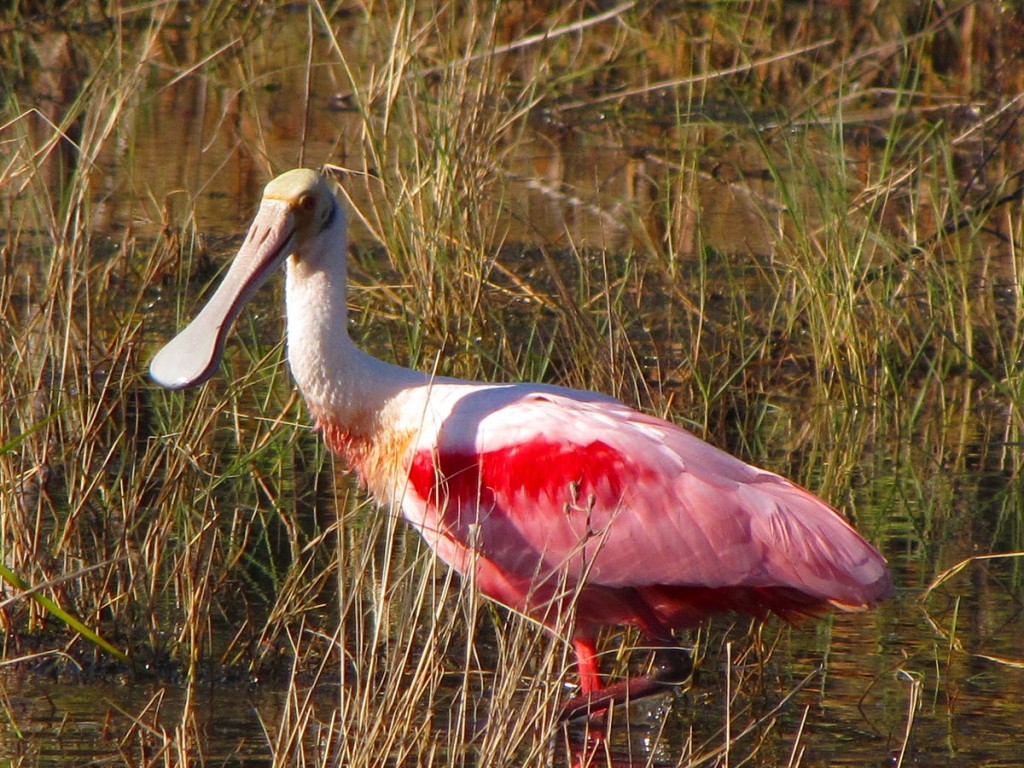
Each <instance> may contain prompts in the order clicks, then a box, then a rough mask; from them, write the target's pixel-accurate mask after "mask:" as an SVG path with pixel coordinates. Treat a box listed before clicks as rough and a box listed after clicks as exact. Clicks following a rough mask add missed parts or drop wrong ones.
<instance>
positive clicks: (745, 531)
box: [150, 169, 892, 716]
mask: <svg viewBox="0 0 1024 768" xmlns="http://www.w3.org/2000/svg"><path fill="white" fill-rule="evenodd" d="M346 248H347V246H346V215H345V211H344V209H343V208H342V206H341V205H340V204H339V202H338V200H337V198H336V196H335V194H334V191H333V189H332V187H331V183H330V182H329V181H328V180H327V179H326V178H325V177H324V176H321V175H320V174H318V173H317V172H315V171H311V170H305V169H298V170H293V171H289V172H288V173H285V174H283V175H282V176H279V177H278V178H276V179H274V180H273V181H271V182H270V183H269V184H267V186H266V189H265V191H264V195H263V202H262V203H261V205H260V208H259V211H258V213H257V214H256V219H255V221H253V223H252V226H251V227H250V229H249V233H248V235H247V236H246V239H245V242H244V243H243V244H242V246H241V249H240V250H239V252H238V255H237V256H236V258H235V260H234V262H233V263H232V265H231V267H230V269H229V270H228V272H227V274H226V275H225V277H224V279H223V282H222V283H221V285H220V286H219V288H218V289H217V291H216V292H215V293H214V295H213V297H212V298H211V299H210V301H209V303H208V304H207V305H206V306H205V307H204V308H203V309H202V310H201V311H200V312H199V314H198V315H197V316H196V317H195V319H194V320H193V321H192V322H191V323H190V324H189V325H188V327H186V328H185V330H183V331H182V332H181V333H180V334H178V336H176V337H175V338H174V339H173V340H172V341H171V342H169V343H168V344H167V345H166V346H165V347H164V348H163V349H161V350H160V352H159V353H158V354H157V356H156V357H155V358H154V359H153V361H152V364H151V366H150V374H151V376H152V377H153V379H154V380H155V381H156V382H157V383H159V384H161V385H163V386H165V387H169V388H172V389H178V388H182V387H190V386H193V385H196V384H199V383H201V382H203V381H205V380H206V379H208V378H209V377H210V376H212V375H213V373H214V370H215V368H216V366H217V365H218V362H219V360H220V357H221V355H222V352H223V349H224V340H225V337H226V335H227V333H228V331H229V330H230V327H231V325H232V322H233V321H234V319H235V317H236V316H237V314H238V312H239V310H240V309H241V307H242V305H243V304H244V303H245V302H246V301H247V300H248V299H249V298H250V297H251V296H252V295H253V293H254V292H255V291H256V290H257V288H259V286H260V285H261V284H262V283H263V282H264V281H265V280H266V279H267V278H268V277H269V276H270V274H271V273H272V272H274V270H276V269H277V268H278V267H279V266H280V265H282V264H285V263H287V270H286V273H287V291H286V314H287V329H288V330H287V333H288V360H289V363H290V365H291V369H292V373H293V374H294V377H295V379H296V381H297V382H298V385H299V388H300V389H301V390H302V393H303V395H304V397H305V400H306V403H307V405H308V407H309V410H310V412H311V414H312V416H313V417H314V418H315V419H316V423H317V425H318V426H319V428H320V429H321V431H322V432H323V436H324V439H325V440H326V441H327V443H328V444H329V445H330V446H331V448H333V449H334V450H335V451H337V452H338V453H339V454H341V456H342V457H343V458H344V460H345V461H346V462H347V463H348V464H349V465H350V466H351V468H353V469H354V470H356V472H357V473H358V475H359V478H360V479H361V481H362V482H363V483H364V484H365V485H366V487H367V488H368V489H369V491H370V492H371V493H372V494H373V495H374V496H375V497H376V498H377V499H378V500H379V501H380V502H381V503H382V504H383V505H384V506H386V507H388V508H391V509H395V510H400V511H401V513H402V514H403V515H404V516H405V518H406V519H407V520H408V521H409V522H410V523H411V524H412V525H413V526H415V528H416V529H417V530H418V531H419V532H420V534H422V536H423V538H424V539H425V540H426V542H427V544H429V545H430V546H431V547H432V548H433V549H434V551H435V552H436V553H437V555H438V557H440V558H441V559H442V560H444V561H445V562H446V563H448V564H449V565H450V566H451V567H453V568H455V569H456V570H457V571H459V572H460V573H466V572H467V571H472V572H473V575H474V578H475V582H476V584H477V585H479V589H480V591H481V592H482V593H483V594H485V595H487V596H488V597H490V598H492V599H493V600H496V601H497V602H499V603H502V604H504V605H506V606H509V607H512V608H514V609H516V610H519V611H522V612H525V613H526V614H529V615H531V616H533V617H534V618H536V619H538V620H539V621H541V622H543V623H544V624H545V625H546V626H548V627H549V628H551V629H555V628H556V627H563V626H570V627H571V628H572V629H571V633H572V636H571V641H572V643H573V646H574V650H575V651H576V656H577V666H578V671H579V681H580V691H581V696H580V697H577V699H575V700H574V701H573V702H570V703H569V704H567V705H566V709H565V710H564V713H565V714H566V715H567V716H568V715H575V714H577V713H580V712H582V711H586V709H587V706H588V703H589V705H590V706H593V707H594V709H595V710H599V711H600V710H603V709H607V708H608V707H609V706H611V705H612V704H613V703H616V702H618V701H620V700H622V699H624V698H626V697H627V696H638V695H642V694H645V693H648V692H650V691H652V690H657V689H658V688H659V687H660V686H661V682H660V680H659V678H658V676H657V675H655V676H653V677H651V678H638V679H636V680H634V681H627V682H626V683H620V684H618V685H617V686H610V687H608V688H605V687H604V686H603V684H602V680H601V677H600V672H599V668H598V667H599V665H598V658H597V652H596V646H595V643H596V640H597V635H598V631H599V629H600V628H601V627H603V626H606V625H633V626H636V627H638V628H639V629H640V630H641V631H642V632H643V634H645V635H646V636H647V637H648V638H649V639H650V640H651V641H652V642H653V643H655V644H656V645H658V646H667V647H670V646H673V645H674V642H673V639H672V630H674V629H680V628H684V627H690V626H694V625H696V624H698V623H699V622H700V621H702V620H703V619H705V618H706V617H708V616H710V615H711V614H714V613H718V612H723V611H736V612H740V613H745V614H751V615H754V616H757V617H764V616H766V615H767V614H769V613H776V614H780V615H781V616H783V617H787V618H788V617H794V616H798V615H804V614H813V613H816V612H819V611H823V610H825V609H827V608H829V607H838V608H841V609H844V610H859V609H865V608H868V607H870V606H872V605H874V604H875V603H877V602H878V601H880V600H881V599H883V598H884V597H886V596H887V595H888V594H889V593H890V591H891V589H892V585H891V582H890V580H889V575H888V572H887V569H886V563H885V560H884V559H883V558H882V556H881V555H880V554H879V553H878V552H877V551H876V550H875V549H874V548H873V547H872V546H871V545H870V544H868V543H867V542H866V541H865V540H864V539H863V538H862V537H861V536H860V535H859V534H858V533H857V532H856V531H855V530H854V529H853V528H852V527H851V526H850V525H849V524H847V522H846V520H844V519H843V517H842V516H841V515H840V514H839V513H838V512H837V511H836V510H835V509H833V508H832V507H831V506H829V505H828V504H826V503H825V502H824V501H822V500H821V499H818V498H817V497H816V496H814V495H812V494H811V493H810V492H808V491H806V490H804V489H803V488H800V487H798V486H797V485H794V484H793V483H791V482H789V481H788V480H786V479H784V478H782V477H780V476H779V475H776V474H773V473H771V472H767V471H765V470H762V469H757V468H755V467H753V466H750V465H749V464H746V463H744V462H743V461H740V460H739V459H737V458H734V457H733V456H731V455H729V454H727V453H725V452H723V451H721V450H719V449H717V448H715V447H713V446H711V445H709V444H708V443H706V442H704V441H702V440H700V439H699V438H697V437H695V436H694V435H692V434H690V433H689V432H687V431H686V430H685V429H682V428H680V427H677V426H675V425H673V424H670V423H668V422H666V421H663V420H661V419H658V418H655V417H653V416H647V415H645V414H643V413H639V412H637V411H635V410H633V409H631V408H628V407H626V406H625V405H623V404H622V403H620V402H618V401H617V400H614V399H612V398H609V397H605V396H602V395H598V394H593V393H590V392H580V391H575V390H570V389H565V388H560V387H555V386H545V385H539V384H485V383H479V382H470V381H459V380H455V379H448V378H440V377H435V376H431V375H428V374H424V373H419V372H416V371H412V370H407V369H405V368H400V367H397V366H394V365H391V364H389V363H385V362H383V361H381V360H377V359H375V358H373V357H371V356H370V355H368V354H366V353H365V352H363V351H361V350H360V349H358V348H357V347H356V346H355V345H354V344H353V343H352V341H351V340H350V339H349V335H348V329H347V306H346V295H345V294H346V271H347V264H346V261H347V255H346ZM566 616H571V618H572V621H571V622H569V623H562V622H561V619H563V618H565V617H566Z"/></svg>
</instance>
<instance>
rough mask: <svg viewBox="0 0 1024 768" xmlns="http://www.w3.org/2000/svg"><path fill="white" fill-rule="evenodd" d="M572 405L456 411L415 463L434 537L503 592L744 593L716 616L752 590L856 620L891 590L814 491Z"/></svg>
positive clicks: (486, 396) (489, 398)
mask: <svg viewBox="0 0 1024 768" xmlns="http://www.w3.org/2000/svg"><path fill="white" fill-rule="evenodd" d="M567 394H570V392H569V391H568V390H562V391H557V390H552V391H540V392H538V391H536V390H532V391H528V392H526V393H525V394H524V393H523V390H522V389H520V388H508V389H504V390H498V391H497V392H496V391H495V390H482V391H481V392H480V393H478V396H477V395H471V396H468V397H465V398H463V400H461V401H460V402H459V404H458V405H457V406H456V407H455V409H454V410H453V412H452V413H451V415H450V416H449V417H448V418H447V419H446V420H445V422H444V424H443V425H442V427H441V430H440V432H439V434H438V439H437V444H436V446H435V447H434V448H433V449H432V450H421V451H420V452H419V453H418V454H417V455H416V456H415V457H414V459H413V461H412V466H411V470H410V492H411V493H414V494H415V495H416V496H417V497H419V498H418V500H417V501H418V504H423V505H425V507H427V508H429V509H432V510H433V512H434V515H436V518H435V519H437V525H438V526H439V527H440V529H441V530H440V531H439V533H440V534H441V535H442V536H443V537H444V538H446V539H448V540H450V541H452V542H454V543H456V544H457V545H462V546H464V547H466V548H468V549H470V550H472V551H473V552H474V553H476V554H477V555H479V556H480V557H482V558H485V559H486V561H487V562H488V563H489V564H491V565H493V567H495V568H496V569H498V570H499V571H500V572H501V574H502V575H503V577H504V578H506V579H508V580H509V581H510V582H511V583H516V584H531V585H534V586H536V585H537V584H541V583H544V582H545V581H547V582H553V581H554V580H556V579H565V578H567V579H568V580H569V582H570V584H572V583H577V582H580V581H582V580H585V583H586V585H587V587H588V588H606V589H608V590H610V591H615V592H621V591H622V590H624V589H627V590H628V589H633V590H637V589H640V590H642V591H645V594H653V593H655V592H658V590H661V592H662V593H664V594H662V598H663V600H662V601H663V602H664V601H666V600H667V601H669V602H671V600H672V599H673V598H672V597H671V594H669V592H665V589H664V588H670V590H669V591H671V590H672V589H675V590H677V592H678V588H683V589H684V590H688V591H687V592H686V594H687V595H689V596H690V598H686V599H688V600H689V601H690V602H693V600H697V601H699V599H700V598H699V597H695V596H699V595H700V594H701V593H702V592H703V593H708V591H709V590H710V591H711V592H714V593H716V594H719V595H737V596H739V595H740V593H741V592H744V591H746V592H750V593H751V595H754V597H751V595H746V596H745V597H742V599H740V598H739V597H738V598H737V600H734V601H733V603H734V604H733V605H722V606H721V607H722V608H729V607H739V608H741V609H744V608H745V606H746V603H748V602H750V601H751V600H753V601H755V602H754V608H756V599H757V598H756V594H757V593H758V592H762V593H764V594H773V593H776V592H777V593H780V594H790V593H792V594H794V595H797V594H798V595H799V599H797V600H796V601H794V607H796V606H800V605H802V604H806V605H807V606H811V607H813V606H814V605H816V604H819V603H821V604H824V603H832V604H835V605H839V606H842V607H847V608H857V607H865V606H868V605H871V604H873V603H875V602H877V601H879V600H880V599H882V598H883V597H885V596H886V595H887V594H888V593H889V591H890V590H891V584H890V582H889V577H888V573H887V570H886V566H885V560H884V559H883V558H882V557H881V556H880V555H879V554H878V552H877V551H875V549H874V548H873V547H872V546H871V545H869V544H868V543H867V542H866V541H865V540H864V539H863V538H862V537H861V536H860V535H859V534H858V533H857V532H856V531H854V530H853V528H852V527H850V525H849V524H847V522H846V521H845V520H844V519H843V518H842V517H841V516H840V515H839V513H838V512H836V511H835V510H834V509H833V508H832V507H830V506H829V505H827V504H826V503H825V502H823V501H821V500H820V499H818V498H817V497H815V496H814V495H812V494H811V493H809V492H807V491H805V490H804V489H802V488H800V487H798V486H796V485H794V484H793V483H790V482H789V481H788V480H785V479H784V478H782V477H780V476H778V475H775V474H772V473H770V472H766V471H764V470H760V469H757V468H755V467H752V466H750V465H748V464H745V463H744V462H742V461H740V460H739V459H736V458H735V457H733V456H730V455H729V454H727V453H725V452H723V451H720V450H718V449H717V448H715V447H713V446H711V445H709V444H708V443H705V442H704V441H702V440H700V439H698V438H697V437H695V436H693V435H692V434H690V433H689V432H687V431H686V430H684V429H682V428H680V427H677V426H674V425H672V424H669V423H667V422H665V421H662V420H660V419H656V418H653V417H650V416H645V415H643V414H641V413H638V412H636V411H633V410H631V409H629V408H627V407H626V406H624V405H622V404H620V403H617V402H615V401H606V400H599V399H594V400H591V401H583V400H578V399H575V398H574V397H569V396H566V395H567ZM571 394H573V395H575V393H571ZM579 394H580V395H581V396H583V393H579ZM474 397H477V398H478V399H477V400H476V401H475V402H474ZM496 398H499V401H498V403H496V402H495V399H496ZM434 515H431V517H433V516H434ZM429 538H430V537H429V536H428V539H429ZM495 591H500V590H495ZM680 594H681V593H680ZM492 596H496V597H497V598H498V599H501V600H502V601H503V602H513V601H512V600H510V599H508V598H509V596H508V595H507V594H500V595H492ZM680 599H683V598H680ZM768 607H772V608H774V607H775V606H768ZM690 608H692V606H690ZM670 610H671V609H666V611H670ZM713 610H714V609H713V608H712V609H703V610H699V611H697V612H698V613H701V614H704V615H706V614H707V613H710V612H713ZM751 610H753V609H751ZM690 613H694V610H690ZM675 623H676V624H681V623H682V621H676V622H675Z"/></svg>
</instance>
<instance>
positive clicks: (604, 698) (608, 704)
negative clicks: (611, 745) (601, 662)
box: [558, 648, 693, 724]
mask: <svg viewBox="0 0 1024 768" xmlns="http://www.w3.org/2000/svg"><path fill="white" fill-rule="evenodd" d="M692 674H693V660H692V659H691V658H690V654H689V652H688V651H686V650H684V649H682V648H659V649H658V650H656V651H655V652H654V670H653V672H652V673H651V674H650V675H643V676H639V677H630V678H627V679H626V680H623V681H622V682H620V683H615V684H614V685H609V686H608V687H607V688H602V689H601V690H599V691H593V692H591V693H587V694H582V695H580V696H574V697H573V698H571V699H569V701H567V702H565V704H563V705H562V712H561V714H560V715H559V717H558V720H559V722H563V723H565V722H568V721H570V720H575V719H576V718H578V717H583V716H587V717H589V718H590V719H591V721H592V722H595V723H598V724H599V723H600V722H601V721H602V720H603V719H604V716H605V715H606V714H607V713H608V710H609V709H611V708H612V707H614V706H616V705H618V704H628V703H630V702H634V701H637V700H639V699H643V698H646V697H648V696H653V695H655V694H658V693H664V692H665V691H669V690H672V689H673V688H675V687H677V686H680V685H682V684H683V683H685V682H686V681H687V680H689V679H690V676H691V675H692Z"/></svg>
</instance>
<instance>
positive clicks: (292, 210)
mask: <svg viewBox="0 0 1024 768" xmlns="http://www.w3.org/2000/svg"><path fill="white" fill-rule="evenodd" d="M345 226H346V221H345V213H344V210H343V209H342V207H341V205H340V204H339V203H338V199H337V197H336V196H335V194H334V190H333V189H332V187H331V182H330V181H329V180H328V179H327V178H326V177H325V176H324V175H322V174H320V173H317V172H316V171H311V170H309V169H306V168H297V169H295V170H293V171H288V172H287V173H284V174H281V175H280V176H278V177H277V178H276V179H274V180H273V181H271V182H270V183H269V184H267V186H266V187H265V188H264V190H263V201H262V202H261V203H260V208H259V211H258V212H257V214H256V218H255V219H254V220H253V222H252V225H251V226H250V227H249V233H248V234H247V235H246V237H245V241H244V242H243V243H242V247H241V248H240V249H239V251H238V255H237V256H235V259H234V261H233V262H232V263H231V267H230V268H229V269H228V272H227V274H226V275H225V276H224V279H223V281H222V282H221V284H220V286H218V288H217V290H216V292H215V293H214V294H213V296H212V297H211V298H210V300H209V302H207V304H206V306H205V307H203V309H202V310H201V311H200V312H199V314H198V315H196V317H195V319H194V320H193V321H192V322H191V323H189V324H188V326H187V327H186V328H185V329H184V330H183V331H182V332H181V333H179V334H178V335H177V336H175V337H174V338H173V339H171V341H169V342H168V343H167V344H166V345H165V346H164V347H163V348H162V349H161V350H160V351H159V352H158V353H157V355H156V357H154V358H153V361H152V362H151V363H150V365H149V375H150V376H151V377H152V378H153V380H154V381H155V382H156V383H157V384H160V385H161V386H164V387H167V388H169V389H184V388H185V387H193V386H196V385H198V384H202V383H203V382H204V381H206V380H207V379H209V378H210V377H211V376H213V374H214V371H215V370H216V369H217V365H218V364H219V363H220V359H221V356H222V355H223V352H224V341H225V339H226V337H227V334H228V331H230V330H231V326H232V324H233V323H234V321H235V318H236V317H237V316H238V313H239V312H240V311H241V309H242V307H243V306H244V305H245V303H246V302H247V301H248V300H249V299H250V298H251V297H252V295H253V294H254V293H255V292H256V291H257V289H259V287H260V286H261V285H263V283H265V282H266V281H267V278H269V277H270V275H271V274H273V272H274V271H275V270H276V269H277V268H278V267H280V266H281V264H282V263H284V261H285V259H287V258H288V257H289V256H292V257H294V258H295V259H297V260H300V261H303V260H307V259H313V258H320V257H323V256H333V257H335V258H341V259H344V253H341V254H329V253H326V250H327V249H325V248H324V247H323V246H324V244H325V243H326V242H328V240H329V238H328V237H327V236H328V235H330V234H335V233H339V232H340V233H342V234H343V232H344V228H345Z"/></svg>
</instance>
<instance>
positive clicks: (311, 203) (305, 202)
mask: <svg viewBox="0 0 1024 768" xmlns="http://www.w3.org/2000/svg"><path fill="white" fill-rule="evenodd" d="M299 207H300V208H301V209H302V210H304V211H309V212H310V213H312V212H313V211H315V210H316V197H315V196H314V195H303V196H302V197H300V198H299Z"/></svg>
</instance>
